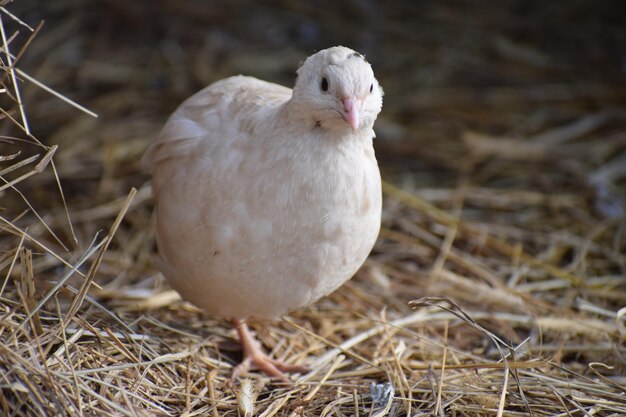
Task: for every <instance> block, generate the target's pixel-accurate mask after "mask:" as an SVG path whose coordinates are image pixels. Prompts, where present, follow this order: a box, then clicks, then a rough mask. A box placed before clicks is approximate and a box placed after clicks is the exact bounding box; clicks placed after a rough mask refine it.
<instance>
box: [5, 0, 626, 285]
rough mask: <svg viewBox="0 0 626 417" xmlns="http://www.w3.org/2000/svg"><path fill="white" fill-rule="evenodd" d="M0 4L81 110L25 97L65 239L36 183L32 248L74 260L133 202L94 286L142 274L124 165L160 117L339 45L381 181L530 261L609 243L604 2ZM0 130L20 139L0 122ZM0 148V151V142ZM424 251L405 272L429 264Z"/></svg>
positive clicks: (616, 93)
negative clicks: (358, 56)
mask: <svg viewBox="0 0 626 417" xmlns="http://www.w3.org/2000/svg"><path fill="white" fill-rule="evenodd" d="M4 3H6V7H9V8H10V9H11V11H12V12H13V13H14V14H15V15H16V16H19V17H20V18H21V19H23V20H24V21H25V22H26V23H28V24H30V25H31V26H32V27H35V26H37V25H38V24H39V23H40V21H45V24H43V26H42V28H41V30H40V32H39V33H38V35H37V37H36V38H35V41H33V42H32V43H30V45H28V49H27V50H26V52H25V53H24V54H23V56H21V57H20V61H19V66H20V68H22V69H24V70H25V71H26V72H28V73H30V74H31V75H32V76H34V77H35V78H36V79H38V80H39V81H40V82H42V83H44V84H46V85H48V86H50V87H51V88H53V89H55V90H57V91H59V92H60V93H62V94H65V95H66V96H67V97H69V98H71V99H73V100H75V101H77V102H79V103H81V104H82V105H84V106H86V107H87V108H89V109H91V110H92V111H94V112H95V113H97V114H98V118H93V117H91V116H88V115H86V114H84V113H83V112H81V111H78V110H77V109H75V108H73V107H71V106H69V105H67V104H66V103H63V102H62V101H60V100H59V99H58V98H56V97H54V96H52V95H50V94H48V93H47V92H45V91H43V90H42V89H41V88H39V87H37V86H36V85H33V84H31V83H27V82H25V83H24V85H23V91H22V94H23V96H24V97H23V99H24V103H25V107H26V108H27V109H28V114H29V123H30V126H31V128H32V131H33V133H34V135H35V136H36V137H37V138H39V139H40V140H41V141H42V142H43V143H44V144H46V145H49V146H51V145H54V144H58V145H59V151H58V153H57V154H56V155H55V159H54V160H55V162H56V167H57V169H58V173H59V178H60V181H61V183H62V185H63V190H64V194H65V198H66V201H67V206H68V207H69V213H70V217H71V218H72V219H73V221H74V222H75V224H74V230H72V229H71V228H70V227H69V223H68V222H67V219H66V217H67V216H66V213H65V212H64V209H63V207H64V205H63V200H62V198H61V195H60V193H59V192H58V190H57V187H56V180H55V177H54V175H52V171H51V170H46V171H45V172H44V173H42V174H40V175H37V176H36V177H33V179H32V181H29V182H28V183H24V184H22V185H21V187H22V188H21V191H22V192H23V194H24V195H26V196H27V200H28V203H29V204H30V205H31V208H34V209H35V210H37V211H38V212H39V213H41V216H42V217H44V218H45V220H46V221H47V222H49V223H50V224H53V225H54V231H55V233H56V234H57V236H58V240H57V239H53V238H52V237H51V235H50V234H48V233H47V232H43V231H42V232H41V233H42V236H41V238H42V239H43V240H44V241H47V242H48V243H49V244H50V245H52V246H53V247H56V248H59V247H60V246H59V243H60V242H63V244H64V245H66V246H67V248H69V249H70V252H72V251H73V250H74V249H84V248H85V247H86V245H87V244H88V243H89V242H90V241H91V239H92V238H93V236H94V235H95V233H96V232H97V231H98V230H102V229H104V228H106V227H108V225H110V223H111V220H112V216H114V215H115V214H116V213H117V210H118V209H119V207H120V204H121V203H120V201H121V200H120V199H121V198H123V197H124V196H125V195H127V193H128V191H129V189H130V187H137V188H139V189H140V191H139V195H138V197H137V198H136V200H135V203H134V204H135V205H134V208H133V210H132V211H131V213H130V215H129V216H127V217H126V219H125V221H124V223H123V227H122V229H121V230H120V231H119V234H120V235H121V236H120V237H119V240H118V241H116V243H114V245H113V248H116V250H119V251H118V252H115V251H114V252H112V253H111V254H110V256H109V258H107V259H106V260H105V263H104V264H103V270H102V271H101V273H102V274H103V276H106V274H107V273H108V274H110V277H111V279H119V278H120V277H122V281H124V279H130V280H133V279H137V277H141V276H145V268H149V270H153V269H152V267H151V257H152V256H153V251H154V245H153V242H152V232H151V228H150V223H149V222H150V218H151V205H150V203H149V201H150V193H149V189H148V188H147V187H146V181H147V180H148V177H147V176H146V175H145V174H144V173H142V172H141V170H140V169H139V166H138V162H139V160H140V158H141V156H142V154H143V152H144V150H145V149H146V148H147V146H148V145H149V143H150V142H151V141H152V140H153V139H154V138H155V135H156V134H157V132H158V131H159V129H160V127H161V126H162V125H163V123H164V121H165V120H166V118H167V116H168V115H169V114H170V113H171V112H172V111H173V110H174V109H175V108H176V107H177V106H178V105H179V104H180V103H181V102H182V101H183V100H184V99H185V98H186V97H188V96H190V95H191V94H193V93H194V92H196V91H198V90H199V89H201V88H203V87H204V86H205V85H207V84H209V83H211V82H213V81H215V80H217V79H220V78H223V77H227V76H230V75H234V74H240V73H241V74H248V75H253V76H256V77H259V78H262V79H265V80H269V81H273V82H277V83H281V84H285V85H292V84H293V82H294V79H295V70H296V68H297V67H298V65H299V64H300V62H302V60H303V59H304V58H305V57H307V56H308V55H310V54H311V53H313V52H314V51H316V50H319V49H323V48H326V47H329V46H332V45H338V44H341V45H346V46H349V47H351V48H354V49H356V50H358V51H360V52H362V53H363V54H365V55H366V56H367V59H368V60H369V61H370V62H371V63H372V65H373V67H374V70H375V73H376V75H377V77H378V79H379V80H380V82H381V84H382V86H383V87H384V89H385V92H386V95H385V99H384V100H385V101H384V109H383V112H382V114H381V115H380V117H379V120H378V122H377V124H376V131H377V134H378V137H377V140H376V142H375V147H376V150H377V155H378V158H379V160H380V163H381V166H382V171H383V176H384V178H385V179H387V180H388V181H390V182H393V183H396V184H399V185H401V186H402V187H403V188H405V189H408V190H411V191H412V192H415V193H417V194H418V195H420V196H421V198H424V199H425V200H427V201H429V202H431V203H433V204H436V205H438V206H439V207H441V208H443V209H446V210H448V209H454V210H456V213H457V214H459V215H460V216H461V217H462V218H464V219H467V220H468V221H474V222H477V224H479V225H483V226H485V227H492V229H491V233H496V234H498V233H499V234H500V235H501V236H503V237H505V238H510V237H513V238H514V239H516V241H517V242H518V243H520V244H522V245H525V246H526V247H527V248H531V250H534V249H537V250H538V251H541V250H547V249H548V248H550V247H551V245H553V244H554V239H555V238H554V236H557V234H558V233H561V235H559V236H562V235H563V233H562V232H563V231H564V230H569V231H570V232H571V233H572V234H573V235H581V236H585V235H587V234H588V233H591V231H592V230H593V227H594V226H595V225H596V224H597V223H598V222H608V223H606V225H608V226H607V227H614V226H616V225H618V226H619V227H617V228H615V230H617V231H620V230H621V231H622V232H623V221H622V222H620V221H619V220H615V219H619V218H620V216H622V215H623V210H624V209H623V208H624V201H623V195H624V188H625V181H624V176H625V175H626V129H625V126H626V116H625V111H624V107H623V106H624V103H625V102H626V101H625V100H626V88H625V85H626V84H625V82H624V81H625V78H626V30H625V28H626V8H625V7H623V5H622V4H621V2H619V1H608V0H594V1H583V0H573V1H568V2H550V3H546V2H543V1H527V0H504V1H498V2H493V1H471V2H470V1H452V0H450V1H426V0H422V1H389V2H377V1H356V0H352V1H345V2H339V1H322V0H317V1H306V2H299V1H295V0H282V1H260V2H257V1H251V0H249V1H246V0H235V1H232V0H229V1H210V2H209V1H200V0H196V1H183V2H181V1H174V0H160V1H121V0H101V1H80V0H57V1H53V2H52V1H35V0H29V1H16V2H4ZM5 20H6V25H7V28H9V29H8V32H9V33H13V31H14V30H16V29H17V30H21V31H22V32H23V33H22V36H18V37H17V38H16V39H14V40H13V42H14V43H13V44H12V50H13V51H17V50H19V49H20V47H21V46H23V45H25V44H26V43H27V40H28V36H26V35H28V33H24V28H23V27H21V26H20V25H19V24H18V23H17V22H14V21H11V20H9V19H5ZM0 129H2V131H3V134H4V135H8V136H11V135H17V136H19V135H20V134H21V133H20V132H19V131H18V130H17V129H16V128H15V126H13V125H12V124H10V123H4V124H2V125H1V126H0ZM0 146H3V147H4V148H5V149H7V152H6V153H10V152H11V149H12V148H11V146H12V145H10V144H6V143H5V144H1V145H0ZM20 150H21V152H22V154H21V157H26V156H28V154H29V152H31V153H35V152H39V151H40V149H39V148H38V147H37V146H34V145H29V142H28V141H26V142H23V143H21V144H20ZM7 197H8V198H7ZM17 197H19V196H18V195H17V194H15V193H11V192H10V191H5V195H4V197H3V200H2V204H3V206H5V209H6V210H7V213H6V217H7V218H14V216H18V220H16V222H17V224H20V225H21V226H22V227H31V228H34V229H33V230H34V231H41V230H43V229H42V226H41V224H37V223H38V222H37V221H36V220H33V219H34V217H33V216H32V213H30V212H28V211H26V212H25V211H24V210H27V209H28V207H27V204H26V200H24V199H21V198H17ZM460 202H462V203H460ZM387 213H388V214H387V215H386V216H387V217H386V221H387V224H388V225H389V227H394V226H397V224H394V223H393V214H390V213H394V211H393V210H392V211H388V212H387ZM33 222H34V223H33ZM603 224H604V223H603ZM511 225H516V226H520V230H515V231H513V230H512V229H506V227H508V226H511ZM38 228H39V229H38ZM531 232H537V233H540V235H539V236H541V238H537V237H536V236H535V237H533V238H529V237H527V235H526V233H531ZM622 232H620V233H621V234H619V235H618V236H617V237H615V236H614V237H612V238H609V237H607V239H609V240H610V239H613V240H612V242H617V243H614V244H613V246H611V251H612V253H613V254H614V256H613V257H612V258H611V259H613V261H612V263H609V264H608V265H604V264H602V265H604V267H606V270H603V271H604V272H607V271H608V272H610V273H618V272H623V271H624V261H623V259H621V260H620V256H619V254H620V253H623V252H622V251H623V249H624V241H623V240H624V238H623V233H622ZM550 234H553V235H550ZM565 234H566V235H567V233H565ZM73 235H75V236H76V239H77V241H74V238H73ZM525 236H526V237H525ZM546 236H547V237H546ZM550 236H552V237H550ZM557 240H558V241H559V242H560V243H558V245H561V244H564V245H565V246H566V249H563V250H561V251H560V253H561V255H560V256H559V257H557V258H556V260H555V262H556V263H557V264H561V265H566V266H569V267H570V268H571V269H573V270H575V269H576V268H587V264H585V265H584V266H581V265H580V263H576V262H574V263H573V264H572V262H573V260H575V259H576V256H575V254H576V253H577V250H576V245H575V244H574V243H571V242H570V243H563V241H567V240H568V238H558V239H557ZM570 240H571V239H570ZM118 242H123V245H122V246H118V245H119V243H118ZM585 253H586V252H585ZM433 256H434V255H433V254H430V255H428V256H424V258H423V259H422V260H421V261H420V262H417V264H416V265H414V266H413V267H415V268H418V270H422V271H425V272H427V271H429V270H430V267H431V264H432V257H433ZM46 265H47V264H46V263H45V262H44V263H43V264H42V265H41V270H45V268H46ZM120 271H122V272H121V273H120ZM608 272H607V273H608ZM105 281H106V280H105Z"/></svg>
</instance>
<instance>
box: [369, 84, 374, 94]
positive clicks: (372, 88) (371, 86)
mask: <svg viewBox="0 0 626 417" xmlns="http://www.w3.org/2000/svg"><path fill="white" fill-rule="evenodd" d="M372 91H374V84H373V83H372V84H370V94H371V93H372Z"/></svg>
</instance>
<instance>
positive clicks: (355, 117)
mask: <svg viewBox="0 0 626 417" xmlns="http://www.w3.org/2000/svg"><path fill="white" fill-rule="evenodd" d="M342 103H343V112H344V116H345V119H346V122H348V124H349V125H350V127H352V130H357V128H358V127H359V124H360V122H361V119H360V114H359V107H360V106H359V104H360V103H359V101H358V100H357V99H356V97H347V98H344V99H343V100H342Z"/></svg>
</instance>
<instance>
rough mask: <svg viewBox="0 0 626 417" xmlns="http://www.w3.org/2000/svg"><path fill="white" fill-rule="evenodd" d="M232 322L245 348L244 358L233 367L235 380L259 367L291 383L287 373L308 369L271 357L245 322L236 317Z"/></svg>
mask: <svg viewBox="0 0 626 417" xmlns="http://www.w3.org/2000/svg"><path fill="white" fill-rule="evenodd" d="M232 322H233V326H234V327H235V329H236V330H237V334H238V335H239V340H240V341H241V346H242V348H243V360H242V361H241V363H240V364H239V365H237V366H235V368H234V369H233V373H232V379H233V380H235V379H237V378H238V377H239V376H241V375H243V374H245V373H247V372H248V371H249V370H250V369H258V370H260V371H261V372H263V373H264V374H266V375H268V376H270V377H272V378H276V379H278V380H280V381H283V382H289V383H290V382H291V381H290V380H289V378H287V376H286V375H285V373H305V372H307V371H308V369H307V368H306V367H304V366H300V365H291V364H288V363H284V362H282V361H279V360H276V359H272V358H270V357H269V356H268V355H267V354H266V353H265V352H263V349H262V348H261V345H260V344H259V342H257V341H256V340H255V339H254V337H253V336H252V335H251V334H250V330H249V329H248V326H247V325H246V323H245V322H243V321H241V320H238V319H234V320H233V321H232Z"/></svg>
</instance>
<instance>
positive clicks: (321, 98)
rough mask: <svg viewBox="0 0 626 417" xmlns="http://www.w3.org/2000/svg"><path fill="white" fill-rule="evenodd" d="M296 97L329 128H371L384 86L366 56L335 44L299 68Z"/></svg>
mask: <svg viewBox="0 0 626 417" xmlns="http://www.w3.org/2000/svg"><path fill="white" fill-rule="evenodd" d="M293 100H294V101H295V102H297V103H298V107H299V108H300V109H301V110H302V111H305V112H306V113H307V119H312V120H313V121H314V123H315V124H317V125H319V126H321V127H322V128H325V129H329V130H346V129H351V130H352V131H358V130H361V129H371V128H372V126H373V125H374V121H375V120H376V117H377V116H378V113H380V110H381V108H382V105H383V89H382V87H380V85H379V84H378V81H377V80H376V78H375V77H374V72H373V71H372V67H371V65H370V64H369V63H368V62H367V61H366V60H365V57H364V56H363V55H361V54H359V53H358V52H355V51H353V50H352V49H350V48H345V47H343V46H335V47H333V48H328V49H324V50H323V51H319V52H317V53H316V54H314V55H311V56H310V57H308V58H307V59H306V61H304V63H303V64H302V66H301V67H300V68H299V69H298V79H297V81H296V85H295V87H294V89H293Z"/></svg>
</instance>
